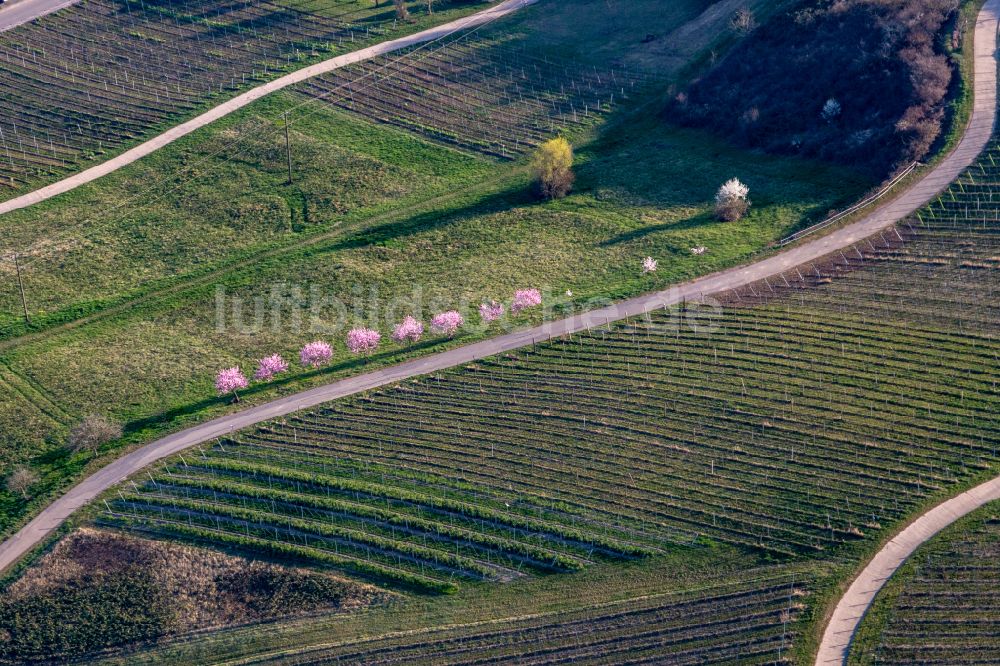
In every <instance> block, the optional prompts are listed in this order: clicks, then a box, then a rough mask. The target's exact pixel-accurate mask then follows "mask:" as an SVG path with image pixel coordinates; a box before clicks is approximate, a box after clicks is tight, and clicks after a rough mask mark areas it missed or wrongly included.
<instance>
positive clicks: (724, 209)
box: [715, 178, 750, 222]
mask: <svg viewBox="0 0 1000 666" xmlns="http://www.w3.org/2000/svg"><path fill="white" fill-rule="evenodd" d="M749 194H750V188H749V187H747V186H746V185H744V184H743V183H741V182H740V180H739V179H738V178H733V179H731V180H727V181H726V182H725V183H723V185H722V187H720V188H719V191H718V192H717V193H716V195H715V215H716V217H718V218H719V219H720V220H725V221H727V222H735V221H737V220H740V219H742V218H743V216H744V215H746V213H747V211H748V210H749V209H750V199H748V198H747V197H748V196H749Z"/></svg>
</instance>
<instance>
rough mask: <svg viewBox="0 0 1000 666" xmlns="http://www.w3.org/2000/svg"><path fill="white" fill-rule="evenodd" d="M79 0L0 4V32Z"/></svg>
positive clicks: (16, 0) (29, 0)
mask: <svg viewBox="0 0 1000 666" xmlns="http://www.w3.org/2000/svg"><path fill="white" fill-rule="evenodd" d="M78 2H80V0H14V2H9V3H7V4H5V5H0V32H5V31H7V30H10V29H11V28H16V27H17V26H19V25H22V24H24V23H27V22H28V21H34V20H35V19H36V18H40V17H42V16H45V15H46V14H51V13H52V12H55V11H59V10H60V9H62V8H63V7H69V6H70V5H75V4H76V3H78Z"/></svg>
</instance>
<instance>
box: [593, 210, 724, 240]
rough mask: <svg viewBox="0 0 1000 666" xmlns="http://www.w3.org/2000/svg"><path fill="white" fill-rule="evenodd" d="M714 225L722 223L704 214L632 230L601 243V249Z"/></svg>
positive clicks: (708, 214)
mask: <svg viewBox="0 0 1000 666" xmlns="http://www.w3.org/2000/svg"><path fill="white" fill-rule="evenodd" d="M713 224H720V222H719V221H718V220H716V219H715V218H713V217H712V216H711V214H710V213H702V214H700V215H694V216H692V217H689V218H686V219H683V220H674V221H672V222H664V223H663V224H652V225H650V226H648V227H641V228H639V229H632V230H630V231H626V232H624V233H621V234H618V235H617V236H613V237H612V238H609V239H607V240H606V241H603V242H601V244H600V247H614V246H615V245H620V244H622V243H630V242H632V241H635V240H640V239H642V238H646V237H647V236H650V235H652V234H655V233H659V232H661V231H687V230H689V229H699V228H701V227H706V226H709V225H713Z"/></svg>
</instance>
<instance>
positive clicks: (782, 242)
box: [777, 162, 923, 247]
mask: <svg viewBox="0 0 1000 666" xmlns="http://www.w3.org/2000/svg"><path fill="white" fill-rule="evenodd" d="M919 166H923V165H922V164H921V163H920V162H914V163H913V164H911V165H910V166H908V167H906V168H905V169H903V171H902V173H900V174H899V175H897V176H896V177H895V178H893V179H892V180H891V181H889V183H888V184H887V185H886V186H885V187H883V188H882V189H881V190H879V191H878V192H876V193H875V194H873V195H871V196H870V197H868V198H867V199H865V200H864V201H859V202H858V203H856V204H854V205H853V206H851V207H850V208H848V209H847V210H843V211H841V212H839V213H837V214H836V215H832V216H830V217H828V218H827V219H825V220H823V221H822V222H819V223H817V224H814V225H813V226H811V227H808V228H806V229H802V230H801V231H796V232H795V233H794V234H792V235H791V236H787V237H785V238H782V239H781V240H780V241H778V242H777V246H778V247H784V246H785V245H788V244H789V243H794V242H795V241H797V240H799V239H800V238H805V237H806V236H808V235H810V234H814V233H816V232H817V231H820V230H821V229H826V228H827V227H829V226H830V225H833V224H836V223H837V222H840V221H841V220H843V219H844V218H846V217H849V216H851V215H853V214H854V213H856V212H858V211H859V210H861V209H862V208H866V207H868V206H870V205H872V204H873V203H875V202H876V201H878V200H879V199H881V198H882V197H884V196H885V195H886V194H888V193H889V192H890V191H891V190H892V188H894V187H896V185H899V183H900V182H902V181H903V179H904V178H906V177H907V176H909V175H910V174H911V173H913V172H914V170H916V168H917V167H919Z"/></svg>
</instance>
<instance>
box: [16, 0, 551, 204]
mask: <svg viewBox="0 0 1000 666" xmlns="http://www.w3.org/2000/svg"><path fill="white" fill-rule="evenodd" d="M21 2H22V3H29V2H31V3H40V4H42V3H50V2H51V3H53V4H56V2H55V0H21ZM536 2H538V0H505V1H504V2H501V3H500V4H498V5H496V6H494V7H490V8H488V9H484V10H483V11H481V12H478V13H476V14H472V15H470V16H466V17H464V18H460V19H457V20H455V21H452V22H450V23H445V24H443V25H439V26H438V27H436V28H430V29H428V30H424V31H422V32H418V33H415V34H412V35H409V36H408V37H400V38H399V39H393V40H391V41H388V42H382V43H380V44H375V45H374V46H369V47H368V48H364V49H360V50H358V51H352V52H351V53H345V54H344V55H340V56H337V57H335V58H330V59H329V60H324V61H323V62H321V63H317V64H315V65H312V66H310V67H305V68H303V69H300V70H298V71H295V72H292V73H291V74H287V75H285V76H282V77H281V78H278V79H275V80H274V81H270V82H268V83H265V84H264V85H261V86H258V87H256V88H253V89H252V90H248V91H247V92H245V93H243V94H242V95H238V96H236V97H234V98H232V99H231V100H229V101H227V102H223V103H222V104H219V105H218V106H216V107H213V108H212V109H211V110H210V111H206V112H205V113H203V114H201V115H200V116H197V117H195V118H192V119H191V120H189V121H187V122H186V123H182V124H180V125H177V126H176V127H172V128H170V129H169V130H167V131H166V132H164V133H163V134H159V135H157V136H155V137H153V138H152V139H150V140H149V141H146V142H145V143H142V144H139V145H138V146H136V147H135V148H132V149H131V150H127V151H125V152H124V153H122V154H121V155H118V156H117V157H113V158H111V159H110V160H108V161H107V162H102V163H101V164H98V165H97V166H93V167H90V168H89V169H86V170H84V171H81V172H80V173H77V174H73V175H72V176H68V177H66V178H63V179H62V180H60V181H57V182H55V183H52V184H51V185H47V186H45V187H42V188H39V189H37V190H34V191H32V192H29V193H28V194H24V195H22V196H19V197H15V198H14V199H10V200H8V201H4V202H2V203H0V215H2V214H4V213H9V212H11V211H14V210H18V209H21V208H26V207H28V206H31V205H33V204H36V203H39V202H40V201H45V200H46V199H51V198H52V197H55V196H58V195H60V194H64V193H66V192H69V191H70V190H73V189H76V188H77V187H80V186H81V185H86V184H87V183H90V182H93V181H95V180H97V179H98V178H101V177H103V176H106V175H108V174H110V173H113V172H115V171H117V170H118V169H121V168H122V167H124V166H127V165H129V164H132V163H133V162H135V161H136V160H140V159H142V158H143V157H145V156H146V155H149V154H150V153H153V152H155V151H157V150H159V149H160V148H163V147H164V146H167V145H169V144H171V143H173V142H174V141H177V140H178V139H180V138H181V137H184V136H187V135H188V134H190V133H191V132H194V131H195V130H198V129H201V128H202V127H205V126H206V125H208V124H210V123H213V122H215V121H216V120H219V119H220V118H223V117H225V116H228V115H229V114H230V113H233V112H234V111H238V110H239V109H242V108H243V107H245V106H247V105H248V104H251V103H253V102H255V101H257V100H258V99H260V98H261V97H264V96H266V95H270V94H271V93H273V92H276V91H278V90H281V89H283V88H287V87H289V86H293V85H295V84H296V83H301V82H303V81H305V80H306V79H310V78H312V77H314V76H319V75H320V74H326V73H327V72H332V71H333V70H335V69H340V68H342V67H346V66H347V65H352V64H354V63H357V62H361V61H364V60H371V59H372V58H376V57H378V56H381V55H386V54H388V53H393V52H394V51H400V50H402V49H405V48H409V47H411V46H417V45H419V44H425V43H427V42H432V41H434V40H437V39H441V38H443V37H447V36H448V35H450V34H453V33H456V32H459V31H462V30H466V29H469V28H474V27H476V26H480V25H483V24H485V23H489V22H490V21H494V20H496V19H499V18H502V17H504V16H506V15H508V14H511V13H513V12H516V11H517V10H519V9H522V8H524V7H527V6H528V5H533V4H535V3H536ZM65 4H67V5H68V4H72V2H67V3H65ZM17 7H18V5H15V6H14V7H12V9H15V8H17ZM4 11H6V10H4ZM49 11H54V10H49ZM46 13H47V12H46ZM2 17H3V14H0V21H2Z"/></svg>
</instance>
